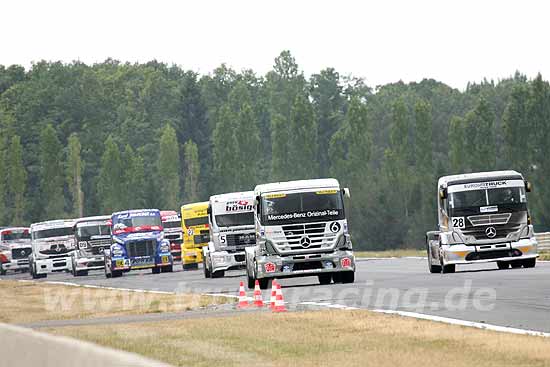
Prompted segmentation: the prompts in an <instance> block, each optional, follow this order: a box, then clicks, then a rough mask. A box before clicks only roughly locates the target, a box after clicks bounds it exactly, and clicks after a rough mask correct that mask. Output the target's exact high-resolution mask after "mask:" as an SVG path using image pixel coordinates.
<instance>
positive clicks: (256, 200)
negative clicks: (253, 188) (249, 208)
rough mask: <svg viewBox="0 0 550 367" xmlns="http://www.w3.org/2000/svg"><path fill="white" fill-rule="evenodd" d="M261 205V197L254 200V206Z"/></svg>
mask: <svg viewBox="0 0 550 367" xmlns="http://www.w3.org/2000/svg"><path fill="white" fill-rule="evenodd" d="M259 204H260V195H258V196H256V198H255V199H254V205H256V206H258V205H259Z"/></svg>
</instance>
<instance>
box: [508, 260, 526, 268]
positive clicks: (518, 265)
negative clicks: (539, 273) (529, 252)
mask: <svg viewBox="0 0 550 367" xmlns="http://www.w3.org/2000/svg"><path fill="white" fill-rule="evenodd" d="M522 263H523V262H522V261H517V260H516V261H511V262H510V266H511V267H512V269H518V268H521V265H522Z"/></svg>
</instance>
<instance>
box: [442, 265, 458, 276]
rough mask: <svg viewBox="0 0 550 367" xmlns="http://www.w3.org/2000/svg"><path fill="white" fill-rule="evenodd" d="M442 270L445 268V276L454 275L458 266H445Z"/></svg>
mask: <svg viewBox="0 0 550 367" xmlns="http://www.w3.org/2000/svg"><path fill="white" fill-rule="evenodd" d="M442 268H443V271H442V273H443V274H452V273H454V272H455V271H456V266H455V265H454V264H453V265H444V266H443V267H442Z"/></svg>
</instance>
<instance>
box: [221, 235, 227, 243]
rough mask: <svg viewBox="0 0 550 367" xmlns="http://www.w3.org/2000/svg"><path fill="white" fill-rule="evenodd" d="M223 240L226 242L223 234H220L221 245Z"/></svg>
mask: <svg viewBox="0 0 550 367" xmlns="http://www.w3.org/2000/svg"><path fill="white" fill-rule="evenodd" d="M225 242H226V241H225V235H223V234H222V235H221V236H220V243H221V244H222V245H225Z"/></svg>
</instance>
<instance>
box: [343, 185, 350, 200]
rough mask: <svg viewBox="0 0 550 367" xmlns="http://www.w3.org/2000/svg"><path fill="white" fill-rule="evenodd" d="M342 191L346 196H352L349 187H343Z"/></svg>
mask: <svg viewBox="0 0 550 367" xmlns="http://www.w3.org/2000/svg"><path fill="white" fill-rule="evenodd" d="M342 193H343V194H344V196H345V197H347V198H348V199H349V198H351V193H350V191H349V189H348V188H347V187H345V188H343V189H342Z"/></svg>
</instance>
